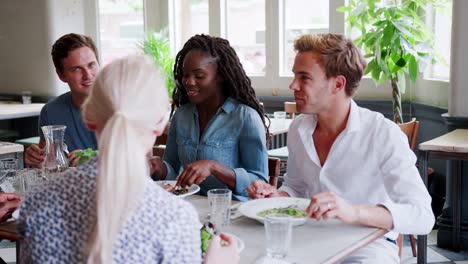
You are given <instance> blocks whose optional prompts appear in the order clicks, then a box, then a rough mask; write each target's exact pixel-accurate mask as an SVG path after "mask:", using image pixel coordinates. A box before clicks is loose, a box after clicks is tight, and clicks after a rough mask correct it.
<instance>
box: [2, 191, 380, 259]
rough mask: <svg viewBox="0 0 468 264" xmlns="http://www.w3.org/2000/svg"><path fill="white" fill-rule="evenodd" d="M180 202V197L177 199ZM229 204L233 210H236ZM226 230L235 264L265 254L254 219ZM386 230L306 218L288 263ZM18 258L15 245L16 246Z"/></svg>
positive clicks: (203, 205) (203, 213)
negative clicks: (232, 239)
mask: <svg viewBox="0 0 468 264" xmlns="http://www.w3.org/2000/svg"><path fill="white" fill-rule="evenodd" d="M181 199H182V198H181ZM184 199H186V201H188V202H189V203H190V204H192V205H193V206H194V207H195V209H196V211H197V212H198V216H199V220H200V222H201V223H203V222H206V221H207V219H208V214H209V211H210V206H209V202H208V199H207V197H206V196H200V195H190V196H187V197H185V198H184ZM238 203H240V202H237V201H233V202H232V204H233V207H236V208H237V207H238V206H236V205H238ZM232 215H233V216H235V217H233V219H231V221H230V225H229V227H227V228H226V229H224V230H222V232H226V233H229V234H233V235H235V236H237V237H238V238H240V239H241V240H242V241H243V242H244V244H245V247H244V249H243V251H242V252H241V253H240V262H239V263H254V262H255V261H256V260H257V259H258V258H259V257H261V256H263V255H264V254H265V228H264V227H263V224H261V223H260V222H258V221H257V220H254V219H250V218H247V217H245V216H242V215H239V214H237V215H236V214H232ZM16 223H17V222H16V221H14V220H13V221H11V220H10V221H9V222H5V223H1V224H0V240H1V239H9V240H13V241H17V240H18V235H17V231H16ZM386 232H387V230H384V229H380V228H373V227H366V226H360V225H350V224H345V223H342V222H340V221H338V220H324V221H316V220H312V219H308V220H307V221H306V223H305V224H303V225H300V226H295V227H293V232H292V242H291V250H290V254H289V256H288V260H289V261H291V262H292V263H310V264H313V263H337V262H339V261H340V260H342V259H344V258H345V257H347V256H349V255H351V254H352V253H353V252H355V251H357V250H359V249H360V248H362V247H364V246H366V245H368V244H369V243H372V242H373V241H375V240H376V239H379V238H381V237H382V236H383V235H384V234H385V233H386ZM16 253H17V257H18V256H19V243H17V245H16Z"/></svg>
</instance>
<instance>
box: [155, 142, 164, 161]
mask: <svg viewBox="0 0 468 264" xmlns="http://www.w3.org/2000/svg"><path fill="white" fill-rule="evenodd" d="M165 150H166V146H164V145H160V146H153V156H158V157H161V158H162V157H163V156H164V151H165Z"/></svg>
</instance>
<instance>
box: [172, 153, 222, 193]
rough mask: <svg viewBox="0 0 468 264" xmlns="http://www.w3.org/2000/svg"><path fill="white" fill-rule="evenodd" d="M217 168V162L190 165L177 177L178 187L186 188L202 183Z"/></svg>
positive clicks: (201, 162)
mask: <svg viewBox="0 0 468 264" xmlns="http://www.w3.org/2000/svg"><path fill="white" fill-rule="evenodd" d="M214 166H215V161H212V160H199V161H195V162H192V163H190V164H189V165H187V167H185V169H184V171H183V172H182V173H181V174H180V175H179V177H177V183H176V186H181V187H182V188H185V187H187V186H191V185H192V184H194V183H195V184H200V183H202V182H203V181H204V180H205V179H206V178H207V177H208V176H210V175H211V174H212V169H213V167H214Z"/></svg>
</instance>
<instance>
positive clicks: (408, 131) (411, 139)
mask: <svg viewBox="0 0 468 264" xmlns="http://www.w3.org/2000/svg"><path fill="white" fill-rule="evenodd" d="M398 126H399V127H400V129H401V130H402V131H403V133H405V135H406V136H407V137H408V143H409V146H410V148H411V149H412V150H414V148H415V147H416V138H417V136H418V131H419V121H416V118H413V119H411V121H409V122H407V123H403V124H398Z"/></svg>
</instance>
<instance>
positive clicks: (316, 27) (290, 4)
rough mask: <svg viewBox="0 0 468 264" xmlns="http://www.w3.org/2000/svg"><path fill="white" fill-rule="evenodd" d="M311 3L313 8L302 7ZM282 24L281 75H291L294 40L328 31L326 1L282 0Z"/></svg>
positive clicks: (327, 5) (327, 4)
mask: <svg viewBox="0 0 468 264" xmlns="http://www.w3.org/2000/svg"><path fill="white" fill-rule="evenodd" d="M311 3H313V8H310V7H309V8H304V7H306V6H310V5H311ZM283 6H284V8H283V11H284V14H283V16H284V25H283V34H284V36H283V38H281V39H282V40H283V43H282V53H281V54H282V56H281V57H282V60H281V62H280V64H281V66H282V69H281V73H282V74H283V75H291V69H292V66H293V63H294V57H295V52H294V47H293V45H294V40H295V39H296V38H298V37H299V36H301V35H304V34H311V33H314V34H317V33H327V32H329V21H328V20H329V18H328V13H329V11H328V9H329V3H328V1H310V0H287V1H286V0H283Z"/></svg>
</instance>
